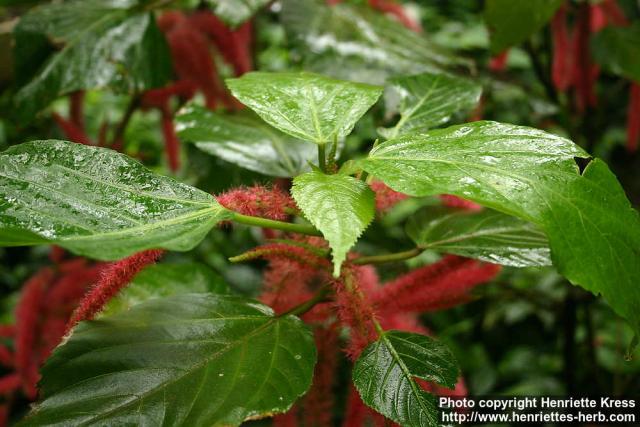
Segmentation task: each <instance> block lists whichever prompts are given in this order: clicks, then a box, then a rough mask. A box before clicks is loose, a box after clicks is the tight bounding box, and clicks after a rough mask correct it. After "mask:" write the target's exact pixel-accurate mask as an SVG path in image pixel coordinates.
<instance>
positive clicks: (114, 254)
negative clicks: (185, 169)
mask: <svg viewBox="0 0 640 427" xmlns="http://www.w3.org/2000/svg"><path fill="white" fill-rule="evenodd" d="M227 216H228V213H227V211H226V210H225V209H224V208H223V207H222V206H220V205H219V204H218V202H216V200H215V199H214V198H213V196H211V195H209V194H207V193H205V192H203V191H200V190H198V189H196V188H193V187H190V186H188V185H185V184H181V183H179V182H177V181H175V180H173V179H171V178H168V177H164V176H160V175H156V174H154V173H152V172H151V171H149V170H148V169H146V168H145V167H144V166H143V165H142V164H140V163H139V162H137V161H135V160H133V159H131V158H129V157H127V156H125V155H123V154H119V153H117V152H115V151H112V150H108V149H105V148H97V147H89V146H86V145H81V144H74V143H71V142H65V141H55V140H49V141H32V142H28V143H25V144H20V145H16V146H13V147H11V148H9V149H8V150H6V151H5V152H3V153H0V245H2V246H17V245H28V244H36V243H47V242H50V243H55V244H57V245H60V246H62V247H64V248H66V249H69V250H70V251H73V252H75V253H77V254H80V255H85V256H88V257H91V258H96V259H102V260H113V259H119V258H123V257H125V256H128V255H131V254H133V253H135V252H138V251H141V250H144V249H149V248H165V249H169V250H174V251H186V250H189V249H192V248H193V247H194V246H196V245H197V244H198V243H199V242H200V241H201V240H202V239H203V238H204V236H205V235H206V234H207V233H208V232H209V230H210V229H211V227H213V226H214V225H215V224H216V223H217V222H218V221H221V220H223V219H226V218H227Z"/></svg>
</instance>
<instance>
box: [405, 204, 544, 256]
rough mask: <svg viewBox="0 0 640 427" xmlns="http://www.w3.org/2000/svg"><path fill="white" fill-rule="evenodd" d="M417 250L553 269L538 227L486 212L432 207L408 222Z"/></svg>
mask: <svg viewBox="0 0 640 427" xmlns="http://www.w3.org/2000/svg"><path fill="white" fill-rule="evenodd" d="M407 234H408V235H409V237H410V238H411V240H413V241H414V242H415V243H416V244H417V245H418V246H420V247H421V248H425V249H433V250H436V251H439V252H445V253H451V254H456V255H461V256H465V257H469V258H477V259H480V260H482V261H486V262H490V263H493V264H501V265H509V266H513V267H527V266H539V265H551V258H550V253H549V242H548V241H547V237H546V236H545V234H544V233H543V232H542V230H540V229H539V228H538V227H537V226H535V225H533V224H531V223H530V222H526V221H523V220H521V219H519V218H516V217H514V216H510V215H505V214H503V213H501V212H497V211H493V210H488V209H485V210H483V211H480V212H470V211H466V210H462V209H449V208H444V207H429V208H425V209H423V210H421V211H419V212H418V213H417V214H415V215H414V216H412V217H411V218H410V219H409V221H408V222H407Z"/></svg>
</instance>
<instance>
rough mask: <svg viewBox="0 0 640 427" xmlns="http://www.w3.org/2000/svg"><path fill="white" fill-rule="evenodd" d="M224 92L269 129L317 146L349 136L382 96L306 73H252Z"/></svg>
mask: <svg viewBox="0 0 640 427" xmlns="http://www.w3.org/2000/svg"><path fill="white" fill-rule="evenodd" d="M227 86H228V87H229V89H230V90H231V93H233V95H234V96H235V97H236V98H238V99H239V100H240V101H241V102H242V103H243V104H245V105H246V106H248V107H249V108H251V109H252V110H254V111H255V112H256V113H258V115H259V116H260V117H262V119H263V120H264V121H266V122H267V123H269V124H270V125H272V126H273V127H275V128H277V129H280V130H281V131H283V132H285V133H287V134H289V135H291V136H294V137H296V138H299V139H303V140H305V141H313V142H315V143H316V144H326V143H328V142H332V141H335V140H337V139H340V138H343V137H345V136H347V135H349V134H350V133H351V131H352V130H353V127H354V126H355V124H356V122H357V121H358V119H360V117H362V115H363V114H364V113H366V112H367V110H368V109H369V108H371V106H372V105H373V104H375V103H376V101H377V100H378V98H379V97H380V95H381V94H382V88H381V87H378V86H371V85H368V84H363V83H354V82H347V81H343V80H335V79H332V78H329V77H324V76H321V75H318V74H312V73H305V72H302V73H266V72H252V73H247V74H245V75H243V76H242V77H240V78H237V79H228V80H227Z"/></svg>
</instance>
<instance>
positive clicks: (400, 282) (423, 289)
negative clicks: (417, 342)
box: [372, 255, 500, 312]
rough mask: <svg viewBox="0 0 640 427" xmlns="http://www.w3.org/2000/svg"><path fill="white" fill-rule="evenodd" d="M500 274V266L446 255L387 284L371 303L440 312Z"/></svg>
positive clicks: (382, 307) (402, 308)
mask: <svg viewBox="0 0 640 427" xmlns="http://www.w3.org/2000/svg"><path fill="white" fill-rule="evenodd" d="M499 272H500V266H498V265H494V264H487V263H483V262H480V261H476V260H472V259H468V258H462V257H459V256H455V255H447V256H445V257H444V258H443V259H442V260H440V261H438V262H437V263H435V264H431V265H427V266H425V267H421V268H418V269H416V270H413V271H411V272H409V273H407V274H405V275H404V276H401V277H399V278H397V279H396V280H394V281H392V282H390V283H388V284H386V285H385V286H383V287H382V288H381V290H380V291H379V292H378V293H377V294H376V295H374V296H373V298H372V301H373V302H374V304H375V307H379V309H380V310H385V311H387V310H388V311H411V312H424V311H433V310H440V309H444V308H448V307H452V306H454V305H457V304H459V303H460V302H464V301H466V300H467V299H468V298H469V291H470V290H471V289H473V288H474V287H475V286H477V285H480V284H482V283H486V282H488V281H489V280H491V279H493V278H494V277H495V276H496V275H497V274H498V273H499Z"/></svg>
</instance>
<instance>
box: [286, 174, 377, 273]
mask: <svg viewBox="0 0 640 427" xmlns="http://www.w3.org/2000/svg"><path fill="white" fill-rule="evenodd" d="M291 194H292V195H293V198H294V199H295V201H296V203H297V204H298V206H299V207H300V209H302V212H303V213H304V215H305V217H306V218H307V219H308V220H309V221H310V222H311V223H312V224H313V225H314V226H315V227H316V228H317V229H318V230H320V231H321V232H322V234H323V235H324V237H325V239H327V240H328V241H329V245H330V246H331V250H332V254H333V265H334V271H333V274H334V276H338V275H339V274H340V266H341V265H342V262H343V261H344V260H345V258H346V255H347V252H348V251H349V249H351V247H352V246H353V245H354V244H355V243H356V241H357V240H358V237H360V235H361V234H362V232H363V231H364V230H365V229H366V228H367V226H368V225H369V223H370V222H371V221H372V220H373V216H374V209H375V195H374V194H373V191H371V189H370V188H369V186H368V185H367V184H365V183H364V182H362V181H360V180H358V179H356V178H353V177H351V176H347V175H325V174H323V173H322V172H315V171H314V172H308V173H305V174H304V175H300V176H297V177H296V178H295V179H294V180H293V188H292V189H291Z"/></svg>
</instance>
